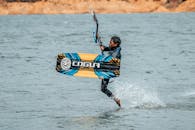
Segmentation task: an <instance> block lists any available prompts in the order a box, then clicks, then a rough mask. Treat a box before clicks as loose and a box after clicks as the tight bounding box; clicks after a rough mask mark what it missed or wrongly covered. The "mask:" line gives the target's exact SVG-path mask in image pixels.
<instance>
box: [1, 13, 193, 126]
mask: <svg viewBox="0 0 195 130" xmlns="http://www.w3.org/2000/svg"><path fill="white" fill-rule="evenodd" d="M98 19H99V22H100V31H101V33H100V35H101V36H102V40H103V41H104V44H105V45H107V43H108V41H109V38H110V37H111V36H112V35H114V34H117V35H119V36H120V37H121V39H122V65H121V76H120V77H119V78H116V79H115V80H114V82H112V83H110V84H109V89H110V90H112V91H113V92H114V93H115V94H116V95H117V96H118V97H119V98H121V101H122V108H121V109H118V107H117V105H116V104H115V103H114V102H113V101H112V100H111V99H109V98H108V97H107V96H106V95H104V94H103V93H101V91H100V83H101V81H100V80H99V79H89V78H78V77H69V76H65V75H62V74H60V73H57V72H56V71H55V64H56V55H57V54H58V53H61V52H84V53H100V50H99V47H98V46H96V45H95V44H94V43H93V39H92V31H93V27H94V24H93V21H92V18H91V16H90V15H88V14H85V15H29V16H26V15H24V16H0V130H79V129H83V130H92V129H98V130H194V128H195V13H176V14H120V15H114V14H110V15H102V14H101V15H98Z"/></svg>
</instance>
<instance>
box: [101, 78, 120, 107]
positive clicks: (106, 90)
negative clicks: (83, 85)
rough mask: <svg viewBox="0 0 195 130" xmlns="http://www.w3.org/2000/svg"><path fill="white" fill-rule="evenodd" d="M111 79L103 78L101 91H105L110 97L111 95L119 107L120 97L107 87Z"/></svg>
mask: <svg viewBox="0 0 195 130" xmlns="http://www.w3.org/2000/svg"><path fill="white" fill-rule="evenodd" d="M108 83H109V79H102V84H101V91H102V92H103V93H105V94H106V95H107V96H108V97H111V98H112V99H113V100H114V101H115V102H116V103H117V105H118V106H119V107H121V103H120V99H118V98H116V97H115V96H114V95H113V94H112V92H111V91H110V90H108V89H107V87H108Z"/></svg>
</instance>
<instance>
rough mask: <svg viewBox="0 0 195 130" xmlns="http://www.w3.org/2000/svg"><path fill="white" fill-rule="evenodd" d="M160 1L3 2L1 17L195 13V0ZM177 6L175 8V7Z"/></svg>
mask: <svg viewBox="0 0 195 130" xmlns="http://www.w3.org/2000/svg"><path fill="white" fill-rule="evenodd" d="M168 6H169V5H168V4H167V5H166V4H163V3H162V2H160V1H157V2H154V1H143V0H137V1H136V2H127V1H120V0H118V1H117V0H111V1H107V0H101V1H92V2H89V0H88V1H87V0H86V1H82V0H77V2H75V1H74V2H71V1H63V0H62V1H60V2H51V1H50V2H48V1H46V2H44V1H38V2H34V3H33V2H1V0H0V15H16V14H85V13H89V10H90V8H91V9H93V10H95V11H96V12H97V13H103V14H105V13H108V14H109V13H118V14H124V13H161V12H162V13H163V12H166V13H169V12H195V2H194V0H186V1H184V2H183V3H181V4H178V5H174V4H172V5H171V6H173V7H168ZM174 6H175V7H174Z"/></svg>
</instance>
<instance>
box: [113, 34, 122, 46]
mask: <svg viewBox="0 0 195 130" xmlns="http://www.w3.org/2000/svg"><path fill="white" fill-rule="evenodd" d="M111 40H112V41H113V42H114V43H117V44H118V46H120V44H121V39H120V37H118V36H112V37H111Z"/></svg>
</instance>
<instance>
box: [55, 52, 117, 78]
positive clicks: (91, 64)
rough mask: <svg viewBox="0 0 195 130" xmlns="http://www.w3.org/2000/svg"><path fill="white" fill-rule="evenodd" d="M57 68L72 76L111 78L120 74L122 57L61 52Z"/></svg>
mask: <svg viewBox="0 0 195 130" xmlns="http://www.w3.org/2000/svg"><path fill="white" fill-rule="evenodd" d="M56 70H57V71H58V72H59V73H62V74H65V75H71V76H79V77H88V78H100V79H109V78H114V77H118V76H119V75H120V59H117V58H113V57H112V56H104V55H98V54H87V53H61V54H59V55H58V56H57V63H56Z"/></svg>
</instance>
